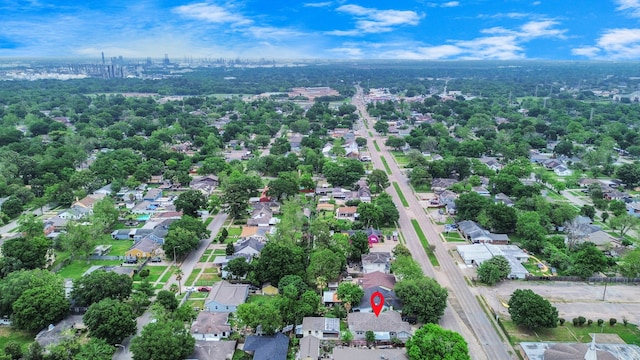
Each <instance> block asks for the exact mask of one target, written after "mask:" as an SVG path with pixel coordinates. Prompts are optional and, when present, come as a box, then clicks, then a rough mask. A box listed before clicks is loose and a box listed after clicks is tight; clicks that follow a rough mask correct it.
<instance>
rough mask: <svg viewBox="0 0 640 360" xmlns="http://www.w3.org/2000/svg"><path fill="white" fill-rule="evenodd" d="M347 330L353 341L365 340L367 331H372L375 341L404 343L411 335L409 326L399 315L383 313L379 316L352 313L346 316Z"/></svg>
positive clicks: (391, 312)
mask: <svg viewBox="0 0 640 360" xmlns="http://www.w3.org/2000/svg"><path fill="white" fill-rule="evenodd" d="M347 323H348V324H349V330H350V331H351V333H352V334H353V339H354V340H365V339H366V337H365V334H366V332H367V331H373V333H374V334H375V336H376V340H387V341H388V340H391V339H393V338H397V339H398V340H401V341H402V342H406V341H407V339H409V337H410V336H411V335H412V330H411V325H410V324H409V323H408V322H405V321H402V317H401V316H400V313H398V312H395V311H383V312H381V313H380V315H379V316H376V314H374V313H372V312H352V313H349V315H347Z"/></svg>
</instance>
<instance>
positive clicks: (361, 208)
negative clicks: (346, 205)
mask: <svg viewBox="0 0 640 360" xmlns="http://www.w3.org/2000/svg"><path fill="white" fill-rule="evenodd" d="M383 216H384V213H383V212H382V209H381V208H380V207H379V206H377V205H376V204H372V203H366V202H362V203H360V204H359V205H358V220H360V222H362V223H363V224H364V226H365V227H367V228H368V227H376V228H377V227H379V226H380V223H381V222H382V218H383Z"/></svg>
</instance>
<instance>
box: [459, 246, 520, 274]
mask: <svg viewBox="0 0 640 360" xmlns="http://www.w3.org/2000/svg"><path fill="white" fill-rule="evenodd" d="M457 250H458V253H459V254H460V257H461V258H462V260H463V261H464V263H465V264H467V265H475V266H480V264H482V263H483V262H485V261H487V260H489V259H491V258H493V257H494V256H504V257H505V259H507V261H508V262H509V267H510V268H511V271H510V272H509V275H507V277H508V278H510V279H524V278H525V277H526V276H527V274H529V271H527V269H526V268H525V267H524V265H522V264H523V263H526V262H527V261H528V260H529V255H527V253H525V252H524V251H522V249H520V248H519V247H518V246H517V245H493V244H488V243H482V244H471V245H458V246H457Z"/></svg>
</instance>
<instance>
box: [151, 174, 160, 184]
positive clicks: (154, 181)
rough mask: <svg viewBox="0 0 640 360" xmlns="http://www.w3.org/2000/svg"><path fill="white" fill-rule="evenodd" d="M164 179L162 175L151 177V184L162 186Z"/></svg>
mask: <svg viewBox="0 0 640 360" xmlns="http://www.w3.org/2000/svg"><path fill="white" fill-rule="evenodd" d="M163 182H164V179H163V177H162V175H151V179H149V182H148V183H149V184H162V183H163Z"/></svg>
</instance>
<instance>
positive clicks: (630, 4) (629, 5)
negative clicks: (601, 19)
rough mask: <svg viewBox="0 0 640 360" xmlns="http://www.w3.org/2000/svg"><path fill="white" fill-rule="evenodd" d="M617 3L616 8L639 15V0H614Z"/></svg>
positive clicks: (634, 15)
mask: <svg viewBox="0 0 640 360" xmlns="http://www.w3.org/2000/svg"><path fill="white" fill-rule="evenodd" d="M615 2H616V3H617V4H618V7H617V8H616V10H619V11H629V14H630V15H631V16H633V17H640V0H615Z"/></svg>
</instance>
